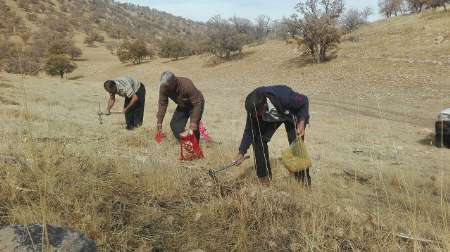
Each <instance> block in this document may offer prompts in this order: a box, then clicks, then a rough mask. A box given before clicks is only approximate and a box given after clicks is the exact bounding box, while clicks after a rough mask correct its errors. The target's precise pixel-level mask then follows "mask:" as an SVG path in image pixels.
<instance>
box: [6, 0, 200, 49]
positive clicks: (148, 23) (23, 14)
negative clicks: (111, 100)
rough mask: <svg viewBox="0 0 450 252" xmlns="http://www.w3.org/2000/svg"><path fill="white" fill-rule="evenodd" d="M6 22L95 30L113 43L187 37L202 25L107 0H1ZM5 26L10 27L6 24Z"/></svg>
mask: <svg viewBox="0 0 450 252" xmlns="http://www.w3.org/2000/svg"><path fill="white" fill-rule="evenodd" d="M0 5H2V7H3V8H2V10H3V12H4V14H5V16H6V18H7V19H6V20H15V22H13V24H14V23H16V24H17V25H18V26H19V28H18V29H17V28H16V29H12V30H10V31H12V32H13V33H14V32H17V31H20V30H24V28H23V26H25V27H30V28H31V29H32V30H33V28H36V27H42V26H43V25H45V24H46V23H48V22H49V20H50V21H56V22H59V23H60V25H61V26H63V25H64V26H67V27H66V29H70V28H72V29H74V30H77V31H85V32H86V31H90V30H92V29H98V30H101V31H104V32H106V33H107V34H108V35H109V37H111V38H114V39H125V38H136V37H143V38H146V39H149V40H153V41H155V40H158V39H160V38H162V37H163V36H167V35H172V36H173V35H189V34H192V33H195V32H201V31H203V29H204V24H202V23H199V22H194V21H192V20H187V19H185V18H182V17H176V16H174V15H171V14H169V13H166V12H162V11H158V10H156V9H151V8H149V7H142V6H138V5H133V4H125V3H118V2H114V1H111V0H96V1H89V0H80V1H70V0H61V1H56V0H43V1H27V0H17V1H15V0H2V1H0ZM5 24H11V23H10V22H8V23H5Z"/></svg>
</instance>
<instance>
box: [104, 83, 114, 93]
mask: <svg viewBox="0 0 450 252" xmlns="http://www.w3.org/2000/svg"><path fill="white" fill-rule="evenodd" d="M103 86H104V87H105V90H106V91H107V92H108V93H110V94H117V85H116V83H115V82H114V81H113V80H107V81H105V83H104V84H103Z"/></svg>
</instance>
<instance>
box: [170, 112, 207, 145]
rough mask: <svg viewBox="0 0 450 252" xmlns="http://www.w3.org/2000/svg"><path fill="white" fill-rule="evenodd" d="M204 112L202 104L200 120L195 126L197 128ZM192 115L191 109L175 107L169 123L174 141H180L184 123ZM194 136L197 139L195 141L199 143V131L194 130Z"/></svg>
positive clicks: (184, 126)
mask: <svg viewBox="0 0 450 252" xmlns="http://www.w3.org/2000/svg"><path fill="white" fill-rule="evenodd" d="M203 110H204V104H203V105H202V112H201V114H200V118H199V120H198V121H197V122H195V123H197V125H198V126H199V124H200V120H201V117H202V114H203ZM191 114H192V107H180V106H177V108H176V109H175V113H173V116H172V120H171V121H170V128H171V129H172V133H173V135H174V136H175V138H176V139H178V140H180V134H181V133H183V132H184V130H185V129H186V123H187V121H188V120H189V117H190V116H191ZM194 136H195V138H197V141H199V142H200V131H199V130H198V127H197V130H194Z"/></svg>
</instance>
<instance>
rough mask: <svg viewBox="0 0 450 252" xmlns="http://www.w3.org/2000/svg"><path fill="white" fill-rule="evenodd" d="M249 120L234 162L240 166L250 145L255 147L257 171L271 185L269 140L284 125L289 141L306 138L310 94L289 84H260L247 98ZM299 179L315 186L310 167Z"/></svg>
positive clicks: (297, 174) (298, 173)
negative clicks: (299, 90)
mask: <svg viewBox="0 0 450 252" xmlns="http://www.w3.org/2000/svg"><path fill="white" fill-rule="evenodd" d="M245 110H246V111H247V122H246V125H245V130H244V135H243V137H242V141H241V145H240V147H239V154H238V155H237V157H236V159H235V161H234V164H235V165H240V164H241V163H242V161H243V160H244V155H245V154H246V153H247V150H248V148H249V147H250V145H252V146H253V152H254V154H255V161H256V174H257V176H258V178H259V179H260V181H261V183H263V184H265V185H267V184H269V183H270V180H271V178H272V171H271V168H270V159H269V149H268V145H267V143H268V142H269V141H270V139H271V138H272V136H273V134H274V133H275V131H276V130H277V129H278V127H280V126H281V124H284V127H285V129H286V133H287V137H288V141H289V144H292V143H293V142H294V141H295V139H296V138H297V137H301V138H304V135H305V126H306V125H307V124H308V123H309V101H308V97H307V96H305V95H302V94H299V93H297V92H295V91H293V90H292V89H291V88H290V87H288V86H285V85H276V86H267V87H259V88H257V89H255V90H254V91H253V92H251V93H250V94H249V95H248V96H247V98H246V99H245ZM294 176H295V178H296V179H297V180H298V181H299V182H302V183H303V184H304V185H306V186H310V185H311V177H310V175H309V169H307V170H306V171H301V172H297V173H295V174H294Z"/></svg>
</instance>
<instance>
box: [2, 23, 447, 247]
mask: <svg viewBox="0 0 450 252" xmlns="http://www.w3.org/2000/svg"><path fill="white" fill-rule="evenodd" d="M424 20H425V21H424ZM446 20H447V16H443V17H439V18H438V19H429V18H428V17H427V16H423V17H420V16H411V17H405V18H404V19H392V20H391V21H389V23H387V22H382V23H379V24H374V25H372V26H369V27H365V28H363V29H362V30H361V31H360V33H361V34H360V35H359V36H360V38H361V42H359V43H351V42H345V43H343V44H342V46H341V49H340V51H339V52H338V55H340V56H339V57H338V58H336V59H333V60H332V61H330V62H327V63H325V64H323V65H320V66H316V65H311V64H302V61H301V60H297V58H295V55H296V50H295V48H294V47H292V46H291V45H285V44H283V43H277V42H269V43H267V44H265V45H262V46H256V47H252V48H248V49H247V50H248V53H247V54H246V57H244V58H243V59H241V60H237V61H233V62H227V63H223V64H219V65H216V66H215V67H204V65H205V63H206V61H207V60H208V58H206V57H192V58H188V59H185V60H183V61H176V62H170V63H163V62H158V61H157V60H155V62H151V63H148V64H146V65H143V66H136V67H133V68H129V67H124V66H121V65H120V63H118V62H116V59H113V58H111V57H112V56H110V54H109V52H107V51H106V50H103V48H88V49H87V50H86V53H85V54H84V55H85V57H86V58H87V59H88V60H87V61H85V62H84V61H83V62H80V67H79V69H78V70H77V71H79V72H77V73H74V76H77V75H80V76H83V77H82V78H80V79H77V80H59V79H51V78H45V77H41V78H24V79H22V78H20V77H18V76H12V75H6V74H3V73H2V76H1V77H0V79H2V80H4V81H8V82H9V83H14V84H15V85H16V84H20V85H17V86H21V87H24V88H23V90H22V89H21V90H19V89H11V90H8V92H11V93H12V94H13V95H14V96H15V97H21V98H20V105H17V106H15V107H12V108H10V107H8V108H7V109H5V110H2V111H1V113H0V118H1V120H2V124H1V125H0V131H1V132H2V134H1V135H0V141H1V144H0V225H7V224H10V223H20V224H27V223H50V224H56V225H62V226H69V227H72V228H75V229H78V230H81V231H82V232H83V233H85V234H87V235H88V236H89V237H91V238H93V239H96V241H97V244H98V247H99V249H100V250H101V251H132V250H138V249H140V251H150V250H151V249H154V250H158V249H159V250H166V251H190V250H192V249H198V248H200V249H203V250H205V251H230V250H232V251H306V250H308V251H324V250H342V251H356V250H359V251H368V250H374V251H399V250H403V251H405V250H406V251H431V250H438V251H439V250H444V251H445V250H449V249H450V238H449V237H450V236H449V234H450V232H449V227H450V225H449V224H450V219H449V217H450V216H449V212H450V175H449V173H450V171H449V167H448V163H449V162H450V159H449V158H450V156H449V155H448V153H449V151H448V150H445V149H436V148H434V147H432V146H430V145H429V143H424V139H426V138H427V137H428V136H429V134H430V129H427V128H431V127H432V125H433V122H434V117H435V114H436V113H437V112H438V111H439V110H440V109H441V108H442V107H446V106H447V107H448V106H450V103H449V101H448V100H447V99H448V97H450V91H449V90H448V83H449V81H450V79H449V76H448V74H447V73H448V68H447V67H446V66H443V65H434V64H431V65H430V64H412V63H409V62H403V61H395V60H393V59H389V58H383V57H380V58H371V57H372V56H376V57H378V56H379V55H381V54H383V53H385V50H386V48H385V46H384V44H383V43H384V42H383V39H386V38H391V37H390V36H392V38H395V39H398V41H397V40H395V41H394V42H395V43H393V44H392V46H393V47H398V46H399V45H398V43H399V44H401V46H402V47H401V50H399V51H398V52H397V51H396V48H392V49H389V50H391V51H390V52H392V54H393V55H392V56H393V57H394V56H395V57H400V56H401V55H400V54H402V53H403V51H405V52H408V53H412V52H414V50H415V48H417V44H416V43H415V42H414V40H411V39H410V38H408V37H405V39H403V40H402V36H398V38H397V36H396V35H395V33H397V32H398V31H400V32H401V33H400V34H405V33H406V32H403V31H405V29H406V31H409V30H408V29H409V28H408V27H411V26H413V25H414V24H416V23H417V22H420V23H421V24H422V22H429V23H427V25H428V26H427V27H432V29H433V30H432V31H433V32H430V34H426V36H425V38H424V39H428V40H430V41H432V39H433V38H434V37H436V36H435V35H436V34H437V33H439V32H446V30H445V29H443V28H442V26H443V25H442V24H441V22H444V21H446ZM434 24H436V25H434ZM436 27H437V28H436ZM439 27H441V28H439ZM430 29H431V28H430ZM386 43H387V41H386ZM440 46H442V47H446V48H450V46H449V44H448V43H447V42H444V43H443V44H441V45H440ZM441 49H442V48H441V47H439V50H441ZM390 52H388V53H390ZM395 53H398V55H396V54H395ZM435 53H436V51H430V54H426V53H424V54H422V52H421V55H422V56H423V57H424V58H427V57H432V56H430V55H433V54H435ZM421 55H419V56H421ZM422 56H421V57H422ZM166 69H172V70H174V71H175V72H176V73H179V75H184V76H189V77H191V78H193V79H194V81H195V82H196V84H197V85H198V86H199V87H200V89H201V90H202V92H203V93H204V94H205V97H206V99H207V106H206V113H205V118H204V119H205V121H206V124H207V127H208V130H209V132H210V134H211V136H212V137H213V138H214V139H215V140H217V141H218V142H220V143H221V144H213V145H211V146H210V147H208V148H205V149H204V151H205V153H206V157H207V159H205V160H202V161H199V162H193V163H183V162H180V161H178V160H177V157H178V146H177V145H176V144H175V141H174V140H173V138H172V137H171V136H170V135H169V136H168V137H167V138H166V139H165V141H164V143H163V144H162V145H157V144H155V143H154V140H153V136H154V134H155V132H154V130H153V128H154V122H155V119H154V115H155V110H156V108H155V101H156V97H157V92H156V91H155V90H156V87H157V85H155V82H156V80H157V79H158V76H159V73H160V72H161V71H163V70H166ZM125 73H126V74H129V75H131V76H135V77H137V78H139V79H141V80H143V81H144V82H145V83H146V85H147V92H148V96H147V105H146V115H145V121H144V126H145V127H144V128H142V129H139V130H137V131H133V132H128V131H125V130H123V127H122V124H123V118H122V117H114V116H111V117H106V118H105V119H104V124H103V125H99V123H98V121H97V114H96V112H97V107H98V102H99V101H102V104H104V100H105V99H106V97H105V94H104V93H103V90H102V87H101V83H102V80H104V79H107V78H110V77H111V75H114V76H117V75H121V74H125ZM267 83H288V84H290V85H291V86H293V87H294V88H295V89H297V90H299V91H302V92H304V93H305V94H307V95H308V96H309V97H310V100H311V115H312V120H311V127H310V128H308V129H307V138H306V143H307V146H308V148H309V151H310V154H311V157H312V159H313V164H314V167H313V169H312V177H313V187H312V189H311V190H305V189H304V188H303V187H302V186H300V185H299V184H297V183H296V182H295V181H294V180H293V179H292V178H291V177H290V176H289V174H288V173H287V171H286V170H285V169H284V168H283V167H282V165H281V164H280V163H281V162H280V161H279V159H278V157H279V156H280V153H281V151H282V150H283V149H284V148H286V143H287V141H286V139H285V138H286V137H285V136H284V132H282V131H283V129H281V128H280V130H279V132H278V133H277V134H276V135H275V136H274V138H273V140H272V142H271V143H270V148H271V150H270V153H271V158H272V159H271V160H272V161H273V162H272V163H273V170H274V180H273V181H272V185H271V187H268V188H267V187H262V186H260V185H259V184H258V183H257V181H256V178H255V174H254V173H255V172H254V171H253V170H252V166H251V162H250V161H248V163H247V164H245V166H244V167H240V168H235V169H232V170H230V171H227V172H224V173H221V174H219V175H218V178H219V181H220V184H219V185H217V184H214V183H213V181H212V180H211V179H210V178H209V177H208V175H207V171H208V170H209V169H212V168H217V167H219V166H220V165H224V164H226V163H228V162H229V161H230V160H231V159H232V157H233V156H234V155H235V152H236V147H237V144H238V141H239V140H240V137H241V136H242V130H243V127H244V126H243V125H242V124H243V121H244V117H245V114H244V113H243V108H242V104H243V99H244V97H245V94H246V93H248V92H249V91H250V90H251V89H252V88H253V87H255V86H258V85H265V84H267ZM218 90H219V91H220V92H219V91H218ZM33 97H38V98H39V99H33ZM40 97H45V98H44V99H41V98H40ZM418 101H420V102H418ZM118 103H120V102H119V101H118ZM120 105H121V104H120ZM120 105H119V106H120ZM117 109H119V108H117ZM173 109H174V107H173V106H172V105H171V106H170V107H169V113H168V115H167V118H166V124H168V121H169V120H170V118H169V114H170V113H171V112H173ZM165 126H166V129H165V130H166V133H169V132H170V131H169V129H168V125H165ZM424 128H425V129H424ZM280 132H281V133H280ZM349 171H350V172H349ZM352 171H354V174H355V176H352V173H353V172H352ZM361 178H364V179H361ZM400 233H404V234H407V235H409V236H410V237H412V238H414V239H416V240H414V239H412V240H411V239H405V238H400V237H398V236H397V235H398V234H400ZM418 239H427V240H432V241H434V242H431V243H430V242H421V241H419V240H418Z"/></svg>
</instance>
